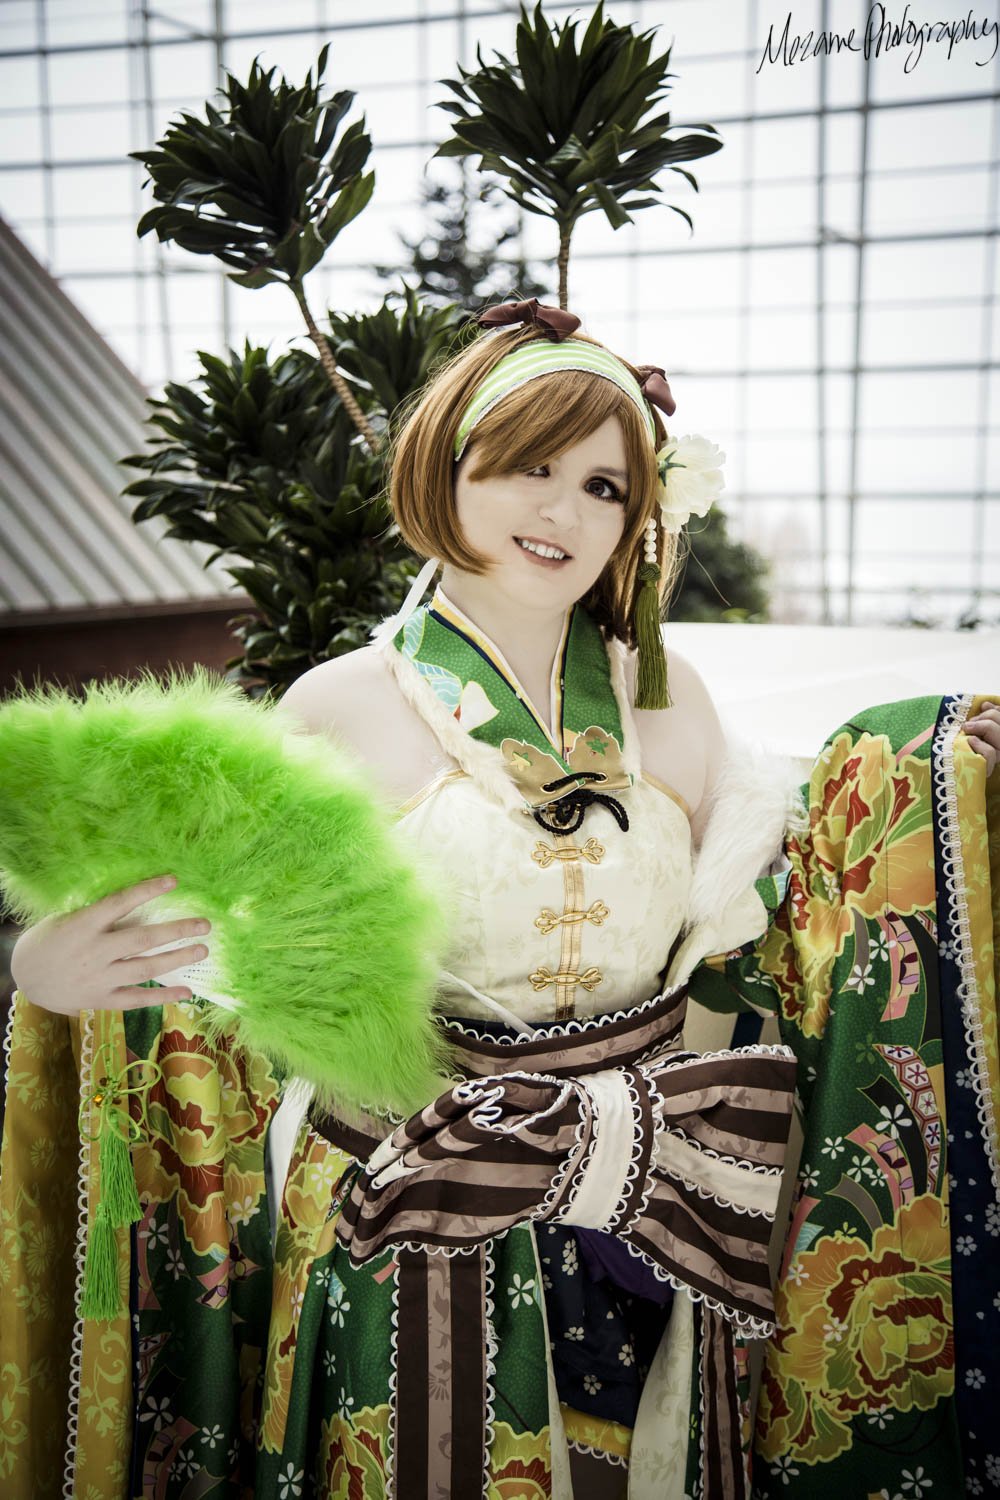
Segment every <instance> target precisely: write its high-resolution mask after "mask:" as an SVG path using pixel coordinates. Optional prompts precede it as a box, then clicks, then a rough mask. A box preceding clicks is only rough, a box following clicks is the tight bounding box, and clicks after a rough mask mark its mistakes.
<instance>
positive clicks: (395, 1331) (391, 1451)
mask: <svg viewBox="0 0 1000 1500" xmlns="http://www.w3.org/2000/svg"><path fill="white" fill-rule="evenodd" d="M494 1238H495V1239H501V1238H502V1236H501V1235H495V1236H494ZM479 1248H480V1247H479V1246H478V1245H462V1246H450V1245H421V1244H418V1243H417V1242H416V1241H415V1240H408V1241H406V1242H405V1243H404V1244H401V1245H393V1246H392V1252H393V1256H394V1257H395V1259H396V1275H395V1276H394V1277H393V1286H392V1298H391V1305H390V1313H389V1441H388V1444H387V1451H386V1464H385V1481H386V1494H387V1495H398V1494H399V1492H398V1491H397V1489H396V1487H395V1484H394V1479H393V1476H394V1474H395V1468H396V1439H397V1435H398V1428H399V1403H398V1390H397V1373H398V1370H399V1251H400V1250H416V1251H419V1252H420V1253H422V1254H423V1255H447V1256H453V1255H474V1254H475V1253H476V1251H477V1250H478V1249H479ZM482 1249H483V1290H484V1302H483V1308H484V1318H485V1321H486V1366H485V1396H486V1399H485V1405H484V1410H483V1494H484V1495H485V1494H486V1492H487V1490H488V1489H489V1485H490V1472H489V1471H490V1449H491V1448H492V1446H493V1436H494V1422H495V1420H496V1386H495V1379H496V1368H497V1366H496V1360H497V1352H498V1350H499V1347H500V1346H499V1342H498V1340H497V1336H496V1330H495V1328H494V1326H493V1312H494V1299H493V1291H494V1286H495V1283H496V1263H495V1261H494V1259H493V1250H492V1240H486V1241H485V1242H484V1243H483V1246H482ZM453 1339H454V1332H453ZM70 1500H72V1497H70Z"/></svg>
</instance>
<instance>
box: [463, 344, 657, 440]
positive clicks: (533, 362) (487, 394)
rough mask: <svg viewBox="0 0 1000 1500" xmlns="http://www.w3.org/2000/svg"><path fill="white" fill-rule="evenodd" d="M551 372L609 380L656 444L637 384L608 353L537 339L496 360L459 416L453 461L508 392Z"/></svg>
mask: <svg viewBox="0 0 1000 1500" xmlns="http://www.w3.org/2000/svg"><path fill="white" fill-rule="evenodd" d="M553 370H586V371H588V372H589V373H590V374H591V375H603V377H604V379H605V380H610V381H612V382H613V383H614V384H615V385H616V386H617V387H618V389H619V390H621V391H624V392H625V394H626V396H629V397H631V399H632V400H633V401H634V402H635V404H636V406H637V407H638V409H639V410H640V411H641V412H642V415H643V420H644V421H645V423H646V426H647V427H648V429H649V436H650V438H651V439H652V441H653V442H654V444H655V442H656V428H655V426H654V425H653V414H652V412H651V411H650V409H649V404H648V402H647V401H646V398H645V396H644V395H643V394H642V390H641V389H640V386H639V382H638V381H637V380H636V378H635V376H634V375H630V374H629V372H628V370H626V368H625V366H624V365H623V364H622V362H621V360H620V359H617V358H616V357H615V355H613V354H612V353H611V351H610V350H608V349H602V348H601V347H600V345H598V344H584V343H582V342H581V341H580V340H579V339H563V340H562V342H561V343H558V344H554V343H550V342H549V341H548V339H536V340H535V341H533V342H532V343H530V344H523V345H522V346H521V348H520V349H515V350H514V352H513V354H507V355H505V356H504V358H503V359H501V360H498V361H497V363H496V364H495V365H494V366H493V368H492V370H491V371H490V373H489V374H488V375H487V377H486V379H485V380H484V381H483V383H482V384H481V385H480V386H479V387H478V389H477V390H476V392H475V394H474V395H473V397H472V400H471V401H470V402H469V404H468V406H467V407H466V408H465V411H464V413H463V414H462V420H461V422H460V423H459V424H458V431H457V433H456V434H455V460H456V462H457V461H458V460H459V459H460V458H461V457H462V454H463V453H464V452H465V445H466V443H467V442H468V441H469V434H470V433H471V431H472V429H473V427H475V425H476V423H477V422H481V421H482V419H483V417H485V415H486V413H487V412H488V411H492V410H493V408H494V406H496V404H497V402H498V401H502V400H503V398H504V396H506V395H507V394H508V393H509V392H510V391H516V390H517V388H518V386H521V385H527V383H528V381H529V380H534V379H536V378H537V376H539V375H548V374H550V373H551V372H552V371H553Z"/></svg>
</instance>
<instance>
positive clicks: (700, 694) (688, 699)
mask: <svg viewBox="0 0 1000 1500" xmlns="http://www.w3.org/2000/svg"><path fill="white" fill-rule="evenodd" d="M668 667H669V673H670V696H671V698H672V699H673V700H674V702H675V703H677V704H678V705H679V706H680V707H681V709H682V711H683V712H684V714H685V716H686V717H687V718H688V719H689V727H688V733H689V734H690V735H691V737H692V739H694V740H695V741H696V742H697V743H698V744H700V746H701V751H702V756H703V763H704V767H705V778H704V783H703V786H702V793H701V797H700V799H699V802H698V806H697V807H696V808H695V810H694V812H693V813H692V814H691V837H692V839H693V841H694V842H695V844H700V843H701V837H702V834H703V833H704V831H705V825H706V824H707V822H708V819H709V815H710V812H711V806H712V802H713V799H714V795H715V789H716V786H717V784H718V781H719V777H720V775H721V772H722V767H723V766H724V764H725V762H726V757H727V754H728V746H727V743H726V731H725V730H724V729H723V727H722V721H721V720H720V718H719V713H718V709H717V708H716V706H715V703H714V701H713V699H712V695H711V693H710V692H709V690H708V688H707V686H706V684H705V680H704V678H703V677H702V675H701V673H700V672H699V671H698V669H697V667H695V666H694V664H693V663H692V662H690V661H689V660H688V659H687V657H686V656H682V655H681V654H680V652H678V651H673V650H670V651H668Z"/></svg>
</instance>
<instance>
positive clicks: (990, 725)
mask: <svg viewBox="0 0 1000 1500" xmlns="http://www.w3.org/2000/svg"><path fill="white" fill-rule="evenodd" d="M961 732H962V733H963V734H964V735H965V736H966V738H967V739H968V741H969V744H970V745H971V746H972V748H973V750H975V751H976V752H977V753H978V754H979V755H981V756H982V757H983V759H984V760H985V762H986V774H987V776H992V774H993V771H994V769H995V767H996V764H997V760H998V759H1000V708H998V707H997V705H996V704H995V703H984V704H983V706H982V708H981V709H980V710H979V712H978V714H977V715H976V717H975V718H974V719H966V721H965V723H964V725H963V726H962V731H961Z"/></svg>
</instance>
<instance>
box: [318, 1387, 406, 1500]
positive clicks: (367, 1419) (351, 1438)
mask: <svg viewBox="0 0 1000 1500" xmlns="http://www.w3.org/2000/svg"><path fill="white" fill-rule="evenodd" d="M391 1415H392V1413H391V1409H390V1407H389V1406H388V1405H385V1406H376V1407H371V1406H365V1407H363V1408H362V1409H361V1410H360V1411H358V1412H352V1413H351V1414H350V1416H346V1415H334V1416H332V1417H331V1418H330V1420H329V1421H328V1422H324V1423H323V1425H322V1426H321V1428H320V1438H319V1451H318V1453H317V1455H316V1488H317V1491H318V1493H319V1494H321V1495H322V1496H323V1497H324V1500H355V1497H357V1496H361V1495H382V1494H384V1493H385V1488H386V1477H385V1476H386V1461H387V1455H388V1447H389V1422H390V1418H391Z"/></svg>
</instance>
